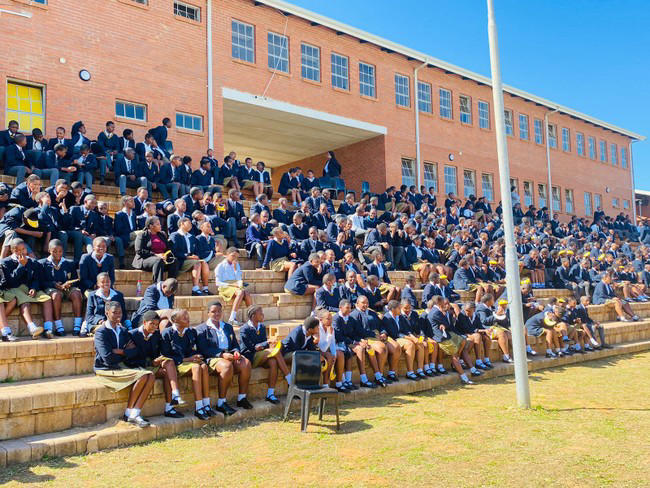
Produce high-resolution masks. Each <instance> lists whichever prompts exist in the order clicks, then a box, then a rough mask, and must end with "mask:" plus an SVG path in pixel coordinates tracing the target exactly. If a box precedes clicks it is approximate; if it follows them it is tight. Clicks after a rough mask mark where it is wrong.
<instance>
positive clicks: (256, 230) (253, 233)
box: [246, 224, 264, 257]
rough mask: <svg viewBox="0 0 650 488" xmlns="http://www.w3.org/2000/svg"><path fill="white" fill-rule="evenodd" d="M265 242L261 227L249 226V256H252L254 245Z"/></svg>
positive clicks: (247, 239) (247, 243)
mask: <svg viewBox="0 0 650 488" xmlns="http://www.w3.org/2000/svg"><path fill="white" fill-rule="evenodd" d="M263 240H264V235H262V231H261V229H260V226H259V225H253V224H251V225H249V226H248V228H247V229H246V250H247V251H248V256H249V257H251V256H252V252H253V245H254V244H257V243H259V242H262V241H263Z"/></svg>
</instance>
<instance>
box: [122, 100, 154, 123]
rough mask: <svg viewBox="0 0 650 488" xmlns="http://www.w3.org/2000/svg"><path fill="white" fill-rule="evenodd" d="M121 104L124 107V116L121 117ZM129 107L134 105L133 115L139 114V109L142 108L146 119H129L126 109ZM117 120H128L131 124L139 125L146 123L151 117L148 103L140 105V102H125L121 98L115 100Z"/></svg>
mask: <svg viewBox="0 0 650 488" xmlns="http://www.w3.org/2000/svg"><path fill="white" fill-rule="evenodd" d="M118 103H121V104H123V105H124V115H119V114H118V113H117V104H118ZM127 105H132V106H133V113H134V114H137V108H138V107H142V108H143V109H144V119H138V118H136V117H129V116H128V115H126V107H127ZM114 107H115V118H117V119H120V120H128V121H129V122H139V123H146V122H147V120H148V116H149V107H147V104H146V103H140V102H130V101H128V100H123V99H120V98H116V99H115V104H114Z"/></svg>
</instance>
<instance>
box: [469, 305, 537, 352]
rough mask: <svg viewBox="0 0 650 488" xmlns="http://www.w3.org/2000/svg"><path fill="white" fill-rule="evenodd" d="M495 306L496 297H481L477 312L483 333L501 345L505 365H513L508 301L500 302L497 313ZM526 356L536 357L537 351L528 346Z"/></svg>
mask: <svg viewBox="0 0 650 488" xmlns="http://www.w3.org/2000/svg"><path fill="white" fill-rule="evenodd" d="M494 305H495V303H494V296H493V295H492V294H491V293H487V294H485V295H483V296H482V297H481V301H480V302H479V303H478V305H477V306H476V309H475V312H476V315H477V317H478V320H479V322H480V323H481V326H482V327H483V330H482V331H481V332H482V333H484V334H485V335H487V337H488V338H489V339H491V340H496V341H497V342H498V343H499V349H500V350H501V357H502V360H503V362H504V363H513V362H514V361H513V360H512V358H511V357H510V345H511V344H512V334H511V332H510V330H509V320H508V319H507V317H506V307H507V306H508V301H507V300H500V301H499V308H498V309H497V311H496V312H495V311H494V310H493V307H494ZM526 354H528V355H530V356H534V355H535V351H534V350H533V349H532V348H531V347H530V346H527V348H526Z"/></svg>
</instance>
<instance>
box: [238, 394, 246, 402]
mask: <svg viewBox="0 0 650 488" xmlns="http://www.w3.org/2000/svg"><path fill="white" fill-rule="evenodd" d="M244 398H246V393H240V394H239V395H237V401H238V402H241V401H242V400H243V399H244Z"/></svg>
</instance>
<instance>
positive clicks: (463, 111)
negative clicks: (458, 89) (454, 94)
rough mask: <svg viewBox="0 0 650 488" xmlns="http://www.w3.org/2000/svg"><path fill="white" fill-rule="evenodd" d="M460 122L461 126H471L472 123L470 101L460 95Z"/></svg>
mask: <svg viewBox="0 0 650 488" xmlns="http://www.w3.org/2000/svg"><path fill="white" fill-rule="evenodd" d="M459 100H460V121H461V123H463V124H468V125H471V123H472V99H471V98H470V97H466V96H465V95H461V96H460V98H459Z"/></svg>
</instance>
